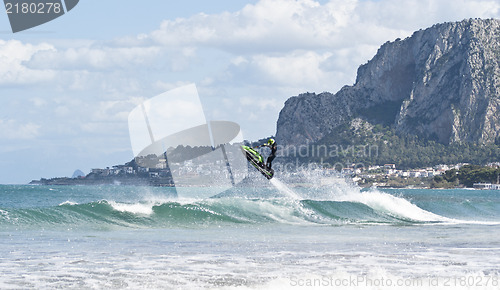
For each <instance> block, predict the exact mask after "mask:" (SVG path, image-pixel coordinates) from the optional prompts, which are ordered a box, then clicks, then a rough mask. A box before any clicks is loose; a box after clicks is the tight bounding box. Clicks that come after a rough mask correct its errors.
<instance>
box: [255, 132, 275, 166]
mask: <svg viewBox="0 0 500 290" xmlns="http://www.w3.org/2000/svg"><path fill="white" fill-rule="evenodd" d="M259 147H269V148H271V154H269V157H267V161H266V167H267V168H268V169H271V166H272V162H273V160H274V158H276V150H278V145H277V144H276V141H274V139H273V138H271V139H269V141H267V143H265V144H262V145H260V146H257V147H256V148H259Z"/></svg>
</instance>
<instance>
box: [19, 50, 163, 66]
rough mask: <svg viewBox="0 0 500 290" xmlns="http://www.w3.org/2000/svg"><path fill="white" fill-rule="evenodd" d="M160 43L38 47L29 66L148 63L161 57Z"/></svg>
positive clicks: (130, 64) (132, 64)
mask: <svg viewBox="0 0 500 290" xmlns="http://www.w3.org/2000/svg"><path fill="white" fill-rule="evenodd" d="M159 53H160V48H159V47H112V46H101V47H93V46H90V47H88V46H83V47H74V48H73V47H72V48H68V49H59V50H56V49H51V50H41V51H37V52H36V53H34V54H33V56H32V57H31V60H30V61H29V63H28V64H29V66H30V67H32V68H37V69H40V68H41V69H46V68H50V69H54V70H85V71H89V70H108V69H122V68H130V67H137V66H143V65H149V64H151V63H153V61H154V60H155V59H156V58H157V57H158V54H159Z"/></svg>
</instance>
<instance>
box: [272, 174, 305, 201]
mask: <svg viewBox="0 0 500 290" xmlns="http://www.w3.org/2000/svg"><path fill="white" fill-rule="evenodd" d="M270 181H271V184H272V185H274V187H276V189H278V190H279V191H280V193H281V194H283V195H285V196H287V197H288V198H291V199H295V200H299V199H300V196H299V195H298V194H297V193H295V192H294V191H293V190H292V189H291V188H290V187H288V186H287V185H286V184H285V183H283V182H281V181H280V180H279V179H277V178H272V179H271V180H270Z"/></svg>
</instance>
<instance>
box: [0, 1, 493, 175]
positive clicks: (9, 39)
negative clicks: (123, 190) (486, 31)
mask: <svg viewBox="0 0 500 290" xmlns="http://www.w3.org/2000/svg"><path fill="white" fill-rule="evenodd" d="M475 17H479V18H500V3H499V2H498V1H493V0H471V1H466V0H458V1H457V0H423V1H422V0H379V1H375V0H366V1H362V0H342V1H340V0H331V1H328V0H324V1H313V0H296V1H292V0H259V1H257V0H255V1H240V0H211V1H205V0H199V1H195V0H188V1H156V0H147V1H123V0H120V1H118V0H106V1H102V0H101V1H98V0H81V1H80V3H79V4H78V5H77V6H76V7H75V8H74V9H73V10H71V11H70V12H69V13H67V14H65V15H63V16H62V17H59V18H57V19H55V20H54V21H51V22H49V23H46V24H44V25H41V26H38V27H36V28H33V29H30V30H27V31H24V32H20V33H16V34H13V33H12V32H11V30H10V25H9V23H8V18H7V15H6V14H5V13H4V12H2V13H0V160H1V161H0V183H27V182H29V181H30V180H32V179H39V178H41V177H46V178H49V177H56V176H71V174H72V173H73V171H74V170H75V169H81V170H83V171H84V172H85V173H88V172H89V171H90V169H91V168H98V167H106V166H112V165H117V164H123V163H125V162H127V161H129V160H131V159H132V158H133V154H132V150H131V145H130V139H129V133H128V128H127V116H128V113H129V112H130V111H131V110H132V109H133V108H134V107H135V106H136V105H137V104H139V103H140V102H142V101H144V100H146V99H148V98H151V97H154V96H155V95H158V94H160V93H163V92H164V91H167V90H169V89H173V88H176V87H179V86H182V85H185V84H189V83H195V84H196V85H197V87H198V90H199V94H200V98H201V100H202V102H203V105H204V109H205V115H206V116H207V118H208V119H213V120H229V121H234V122H237V123H239V124H240V125H241V127H242V132H243V137H244V138H246V139H250V140H255V139H258V138H261V137H265V136H269V135H272V134H274V133H275V130H276V121H277V118H278V114H279V111H280V109H281V108H282V107H283V104H284V102H285V101H286V99H288V98H289V97H291V96H294V95H298V94H300V93H303V92H317V93H320V92H323V91H330V92H336V91H338V90H339V89H340V88H341V87H342V86H344V85H351V84H353V83H354V81H355V78H356V70H357V68H358V66H359V65H361V64H363V63H366V61H368V60H369V59H370V58H372V57H373V56H374V54H375V53H376V51H377V49H378V47H379V46H380V45H381V44H383V43H384V42H386V41H392V40H394V39H396V38H398V37H399V38H405V37H408V36H410V35H411V34H412V33H413V31H415V30H418V29H425V28H427V27H430V26H432V25H433V24H435V23H441V22H446V21H460V20H462V19H465V18H475Z"/></svg>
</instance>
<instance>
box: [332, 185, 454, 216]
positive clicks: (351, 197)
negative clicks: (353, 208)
mask: <svg viewBox="0 0 500 290" xmlns="http://www.w3.org/2000/svg"><path fill="white" fill-rule="evenodd" d="M340 200H341V201H351V202H359V203H363V204H365V205H367V206H369V207H371V208H372V209H374V210H375V211H378V212H382V213H385V214H388V215H391V216H395V217H401V218H408V219H411V220H415V221H426V222H449V221H452V219H449V218H446V217H443V216H440V215H437V214H434V213H432V212H429V211H426V210H423V209H421V208H419V207H418V206H416V205H414V204H412V203H411V202H409V201H408V200H406V199H404V198H401V197H396V196H393V195H391V194H388V193H384V192H380V191H378V190H371V191H367V192H358V193H348V194H346V195H344V196H341V197H340Z"/></svg>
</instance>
